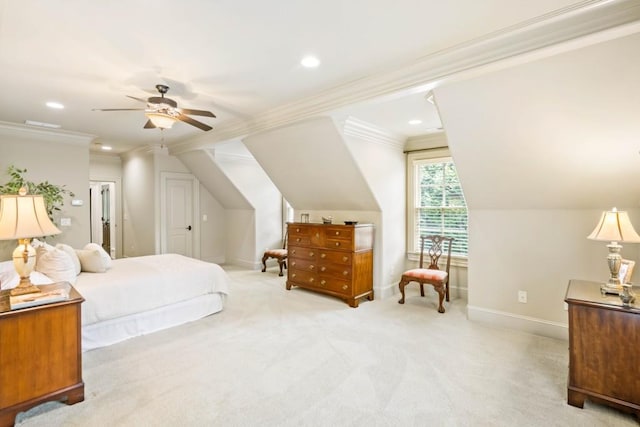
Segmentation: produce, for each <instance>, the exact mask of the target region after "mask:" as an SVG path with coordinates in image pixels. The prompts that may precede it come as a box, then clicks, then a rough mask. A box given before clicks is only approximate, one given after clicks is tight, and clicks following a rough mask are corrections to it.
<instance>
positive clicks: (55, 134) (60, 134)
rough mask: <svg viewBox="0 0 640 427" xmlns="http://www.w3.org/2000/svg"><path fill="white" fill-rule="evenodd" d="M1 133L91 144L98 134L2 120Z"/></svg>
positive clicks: (43, 139)
mask: <svg viewBox="0 0 640 427" xmlns="http://www.w3.org/2000/svg"><path fill="white" fill-rule="evenodd" d="M0 135H5V136H16V137H21V136H22V137H24V136H25V135H28V136H29V138H32V139H38V140H41V141H49V142H59V143H63V144H75V145H83V146H89V144H90V143H91V141H93V140H94V139H95V138H96V136H95V135H90V134H87V133H80V132H73V131H69V130H64V129H51V128H40V127H35V126H28V125H23V124H19V123H10V122H0Z"/></svg>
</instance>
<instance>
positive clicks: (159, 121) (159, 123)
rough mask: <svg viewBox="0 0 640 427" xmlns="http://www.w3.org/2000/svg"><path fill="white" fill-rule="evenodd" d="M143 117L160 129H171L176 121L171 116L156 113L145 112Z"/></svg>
mask: <svg viewBox="0 0 640 427" xmlns="http://www.w3.org/2000/svg"><path fill="white" fill-rule="evenodd" d="M145 116H147V117H148V118H149V120H151V123H153V125H154V126H155V127H157V128H160V129H171V126H173V124H174V123H175V121H176V119H175V117H173V116H172V115H170V114H167V113H161V112H157V111H147V112H146V113H145Z"/></svg>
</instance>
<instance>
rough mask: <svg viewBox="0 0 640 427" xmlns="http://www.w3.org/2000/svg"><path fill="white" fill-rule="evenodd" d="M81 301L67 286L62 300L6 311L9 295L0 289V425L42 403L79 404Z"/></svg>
mask: <svg viewBox="0 0 640 427" xmlns="http://www.w3.org/2000/svg"><path fill="white" fill-rule="evenodd" d="M44 287H45V286H43V288H44ZM83 301H84V299H83V298H82V296H81V295H80V294H79V293H78V292H77V291H76V290H75V289H74V288H73V287H71V291H70V294H69V299H68V300H65V301H62V302H56V303H51V304H44V305H39V306H35V307H30V308H23V309H19V310H11V309H10V305H9V291H8V290H4V291H0V427H5V426H12V425H13V424H14V422H15V417H16V415H17V414H18V413H19V412H23V411H26V410H28V409H29V408H32V407H34V406H36V405H39V404H41V403H43V402H47V401H50V400H65V401H66V403H67V404H69V405H72V404H74V403H78V402H81V401H83V400H84V383H83V381H82V348H81V345H82V344H81V338H80V332H81V331H80V327H81V325H80V322H81V318H80V304H81V303H82V302H83Z"/></svg>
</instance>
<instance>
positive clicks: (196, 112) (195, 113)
mask: <svg viewBox="0 0 640 427" xmlns="http://www.w3.org/2000/svg"><path fill="white" fill-rule="evenodd" d="M179 110H180V111H181V112H183V113H184V114H191V115H192V116H206V117H215V116H216V115H215V114H213V113H212V112H211V111H204V110H192V109H190V108H180V109H179Z"/></svg>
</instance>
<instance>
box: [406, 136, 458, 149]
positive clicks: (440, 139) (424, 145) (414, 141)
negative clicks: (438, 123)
mask: <svg viewBox="0 0 640 427" xmlns="http://www.w3.org/2000/svg"><path fill="white" fill-rule="evenodd" d="M448 147H449V141H447V134H446V133H445V132H444V131H439V132H433V133H426V134H424V135H419V136H412V137H411V138H409V139H407V143H406V144H405V147H404V151H405V152H406V153H408V152H411V151H419V150H431V149H433V148H448Z"/></svg>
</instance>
